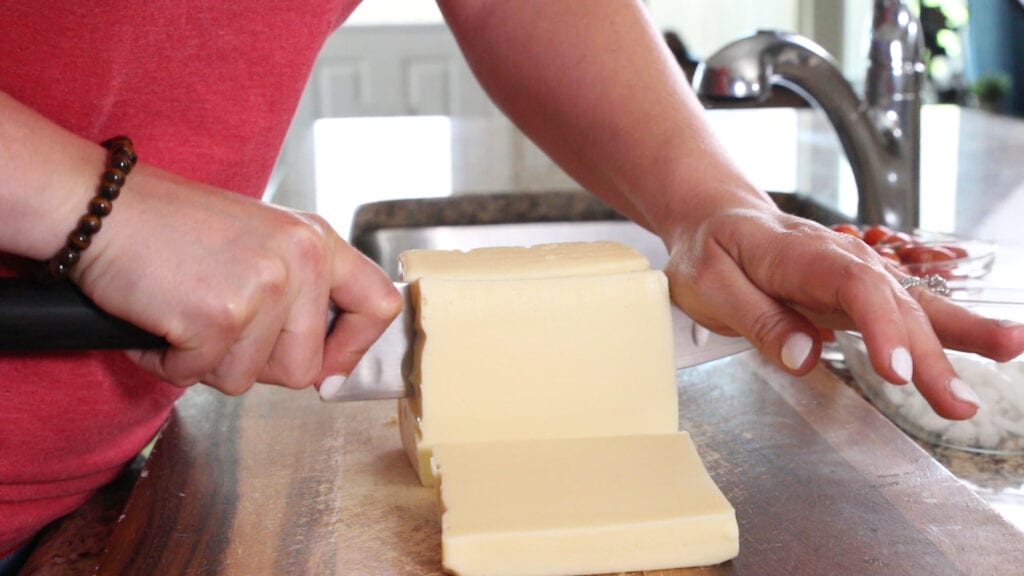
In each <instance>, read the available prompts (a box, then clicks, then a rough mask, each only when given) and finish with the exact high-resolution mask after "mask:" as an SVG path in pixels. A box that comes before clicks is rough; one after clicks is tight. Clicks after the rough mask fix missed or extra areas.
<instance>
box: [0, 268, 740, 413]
mask: <svg viewBox="0 0 1024 576" xmlns="http://www.w3.org/2000/svg"><path fill="white" fill-rule="evenodd" d="M395 287H396V288H397V289H398V290H399V292H401V293H402V296H403V298H404V300H405V306H404V307H403V311H402V313H400V314H399V315H398V317H397V318H395V320H394V321H393V322H392V323H391V325H390V326H389V327H388V328H387V330H385V332H384V333H383V334H382V335H381V337H380V338H379V339H378V340H377V341H376V342H375V343H374V344H373V346H371V347H370V349H369V350H368V351H367V352H366V354H365V355H364V356H363V358H362V360H361V361H360V362H359V365H358V366H356V368H355V370H353V371H352V373H351V374H349V375H348V376H346V377H341V376H332V377H329V378H326V379H325V380H324V381H323V382H322V383H321V385H320V397H321V398H322V399H324V400H329V401H352V400H376V399H382V398H400V397H402V396H406V395H407V394H408V391H407V390H406V385H405V382H406V378H404V377H403V371H408V367H409V357H410V354H409V351H410V350H411V345H412V338H413V321H412V314H411V312H410V311H411V310H412V308H411V306H410V305H409V287H408V285H407V284H402V283H396V284H395ZM672 331H673V339H674V342H675V365H676V368H677V369H678V368H686V367H688V366H694V365H696V364H701V363H704V362H708V361H710V360H715V359H717V358H723V357H725V356H730V355H732V354H735V353H737V352H742V351H743V350H747V349H749V348H751V347H752V345H751V344H750V342H749V341H747V340H746V339H744V338H736V337H727V336H721V335H719V334H715V333H713V332H711V331H709V330H708V329H706V328H704V327H702V326H701V325H700V324H697V323H696V322H694V321H693V320H692V319H691V318H690V317H688V316H687V315H686V314H684V313H683V312H682V311H681V310H679V309H678V308H676V307H675V306H673V307H672ZM166 345H167V342H166V341H164V340H163V339H162V338H160V337H158V336H155V335H153V334H150V333H148V332H146V331H144V330H142V329H140V328H138V327H136V326H133V325H131V324H129V323H127V322H125V321H123V320H120V319H118V318H115V317H113V316H111V315H109V314H107V313H106V312H104V311H103V310H101V309H100V308H99V307H97V306H96V305H95V304H93V303H92V302H91V301H90V300H89V299H88V298H87V297H86V296H85V295H84V294H82V293H81V292H80V291H79V290H78V289H77V288H75V287H74V286H73V285H71V284H68V283H58V284H49V285H41V284H37V283H35V282H32V281H29V280H25V279H20V278H0V351H4V350H21V351H44V350H87V349H101V348H157V347H162V346H166Z"/></svg>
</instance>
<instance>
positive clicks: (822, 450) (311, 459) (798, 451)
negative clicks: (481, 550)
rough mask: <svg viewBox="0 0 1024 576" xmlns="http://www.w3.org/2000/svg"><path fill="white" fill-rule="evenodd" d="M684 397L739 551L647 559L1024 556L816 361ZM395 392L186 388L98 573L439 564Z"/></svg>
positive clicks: (933, 570)
mask: <svg viewBox="0 0 1024 576" xmlns="http://www.w3.org/2000/svg"><path fill="white" fill-rule="evenodd" d="M679 397H680V426H681V428H683V429H686V430H689V431H690V432H691V434H692V435H693V438H694V440H695V442H696V443H697V446H698V449H699V450H700V452H701V455H702V457H703V459H704V461H705V463H706V464H707V467H708V469H709V471H710V473H711V475H712V476H713V477H714V478H715V480H716V481H717V482H718V484H719V486H721V488H722V490H723V492H725V494H726V496H727V497H728V498H729V500H730V501H731V502H732V504H733V506H734V507H735V508H736V511H737V517H738V521H739V526H740V554H739V557H737V558H736V559H734V560H732V561H730V562H727V563H725V564H722V565H719V566H712V567H705V568H700V569H690V570H669V571H659V572H648V573H647V574H650V575H654V574H658V575H661V576H667V575H684V574H758V575H773V574H779V575H791V574H814V575H828V574H842V575H847V574H911V575H916V574H928V575H941V574H986V575H990V574H1014V573H1017V574H1019V568H1017V567H1019V566H1021V565H1024V535H1022V534H1021V533H1020V532H1018V531H1017V530H1016V529H1015V528H1013V527H1012V526H1010V525H1009V524H1007V523H1006V522H1005V521H1004V520H1003V519H1002V518H1001V517H1000V516H998V515H997V514H996V513H995V512H994V511H993V510H992V509H990V508H989V507H988V506H987V505H986V504H985V503H984V502H983V501H982V500H980V499H979V498H977V497H976V496H975V495H974V494H973V493H972V492H971V491H970V490H969V489H967V488H966V487H965V486H964V485H963V484H962V483H960V482H959V481H958V480H956V478H955V477H953V476H952V475H950V474H949V473H948V472H947V471H946V470H945V469H944V468H942V467H941V466H939V465H938V464H937V463H936V462H935V461H934V460H933V459H932V458H931V457H930V456H929V455H928V454H927V453H925V452H924V451H923V450H921V449H920V448H919V447H918V446H917V445H916V444H915V443H913V442H912V441H910V440H909V439H908V438H907V437H906V436H904V435H903V433H901V432H900V431H899V430H898V429H896V428H895V427H894V426H893V425H891V424H890V423H889V422H888V420H886V419H885V418H884V417H882V416H881V415H880V414H879V413H878V412H877V411H875V409H874V408H872V407H871V406H870V405H869V404H867V403H866V402H865V401H864V400H863V399H861V398H860V397H859V396H858V395H857V394H855V393H854V392H853V391H852V390H850V389H849V388H848V387H847V386H846V385H845V384H843V383H842V382H840V381H839V380H837V379H836V378H835V376H833V375H832V374H831V373H830V372H828V371H827V370H826V369H825V368H823V367H819V368H818V369H816V370H815V371H814V372H813V373H812V374H811V375H809V376H808V377H804V378H793V377H791V376H788V375H785V374H782V373H781V372H779V371H777V370H775V369H774V368H772V367H770V366H768V365H767V364H766V363H765V362H764V361H763V360H762V359H761V358H760V357H759V356H758V355H757V354H756V353H754V352H748V353H744V354H741V355H738V356H735V357H732V358H728V359H725V360H719V361H716V362H713V363H710V364H705V365H703V366H699V367H696V368H690V369H687V370H684V371H682V372H681V373H680V377H679ZM394 404H395V403H394V402H393V401H376V402H364V403H350V404H324V403H321V402H319V400H318V399H317V397H316V394H315V393H312V391H304V392H294V391H288V390H282V389H277V388H273V387H260V388H258V389H256V390H253V391H252V392H250V393H249V394H246V395H245V396H242V397H238V398H229V397H225V396H222V395H220V394H219V393H217V392H215V391H212V390H210V389H205V388H201V387H197V388H194V389H193V390H191V391H190V392H189V393H188V394H187V395H186V396H185V398H183V399H182V401H181V402H180V403H179V406H178V408H177V411H176V413H175V415H174V417H173V418H172V420H171V421H170V422H169V424H168V426H167V428H166V430H165V431H164V433H163V435H162V437H161V439H160V441H159V442H158V443H157V446H156V448H155V450H154V452H153V454H152V456H151V457H150V459H149V461H148V463H147V465H146V468H145V469H144V470H143V472H142V476H141V478H140V480H139V482H138V483H137V485H136V487H135V490H134V492H133V494H132V497H131V499H130V501H129V503H128V506H127V509H126V511H125V514H124V516H123V518H122V520H121V521H120V522H119V524H118V525H117V527H116V528H115V531H114V534H113V537H112V539H111V542H110V545H109V547H108V549H107V551H106V553H105V554H104V555H103V557H102V559H101V562H100V566H99V570H98V573H99V574H101V575H135V574H139V575H150V574H166V575H174V574H190V575H204V574H208V575H212V574H217V575H221V574H225V575H235V574H237V575H261V574H274V575H279V574H352V575H357V574H358V575H371V576H372V575H387V576H390V575H396V576H400V575H434V574H442V573H443V572H442V569H441V559H440V529H439V521H438V516H437V511H436V509H435V503H434V495H433V492H432V490H430V489H426V488H422V487H420V486H419V484H418V483H417V481H416V477H415V474H414V473H413V471H412V469H411V468H410V466H409V465H408V463H407V462H406V460H405V456H404V454H403V453H402V451H401V444H400V441H399V438H398V430H397V422H396V419H395V417H394V412H395V410H394V408H395V406H394ZM642 472H643V471H637V473H642Z"/></svg>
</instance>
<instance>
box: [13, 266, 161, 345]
mask: <svg viewBox="0 0 1024 576" xmlns="http://www.w3.org/2000/svg"><path fill="white" fill-rule="evenodd" d="M166 346H167V341H165V340H164V339H163V338H161V337H159V336H155V335H153V334H150V333H149V332H146V331H145V330H143V329H141V328H138V327H137V326H133V325H132V324H129V323H128V322H125V321H124V320H121V319H120V318H117V317H114V316H111V315H110V314H108V313H106V312H104V311H103V310H102V309H100V308H99V307H98V306H96V305H95V304H93V302H92V301H91V300H89V298H88V297H86V296H85V294H83V293H82V292H81V291H80V290H79V289H78V288H77V287H76V286H75V285H73V284H71V283H70V282H61V283H56V284H41V283H38V282H35V281H33V280H32V279H30V278H0V350H20V351H30V350H31V351H43V350H93V349H101V348H163V347H166Z"/></svg>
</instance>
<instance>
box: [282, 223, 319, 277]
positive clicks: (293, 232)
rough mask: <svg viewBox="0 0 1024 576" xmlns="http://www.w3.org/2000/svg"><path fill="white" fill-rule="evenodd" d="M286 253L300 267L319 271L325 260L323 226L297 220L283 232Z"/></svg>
mask: <svg viewBox="0 0 1024 576" xmlns="http://www.w3.org/2000/svg"><path fill="white" fill-rule="evenodd" d="M284 235H285V239H284V242H285V245H286V246H287V250H288V254H289V256H290V257H291V258H292V259H293V261H294V262H296V263H297V264H298V265H299V266H300V267H301V268H302V269H311V270H313V271H319V270H320V268H322V267H323V266H324V265H325V264H324V263H325V262H326V261H327V242H326V239H325V238H324V233H323V228H322V227H321V226H318V225H316V224H313V223H310V222H308V221H297V222H296V224H295V225H294V226H290V227H289V228H288V230H287V231H285V232H284Z"/></svg>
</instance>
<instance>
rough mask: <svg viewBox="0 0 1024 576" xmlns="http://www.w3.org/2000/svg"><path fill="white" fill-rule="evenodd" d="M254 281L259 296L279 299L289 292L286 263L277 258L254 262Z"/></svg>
mask: <svg viewBox="0 0 1024 576" xmlns="http://www.w3.org/2000/svg"><path fill="white" fill-rule="evenodd" d="M252 280H253V282H255V288H256V291H257V292H258V293H259V294H268V295H270V296H273V297H279V296H282V295H284V294H285V293H287V291H288V269H287V267H286V265H285V264H284V262H282V261H280V260H278V259H275V258H262V259H259V260H258V261H257V262H254V263H253V271H252ZM242 308H244V306H242Z"/></svg>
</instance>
